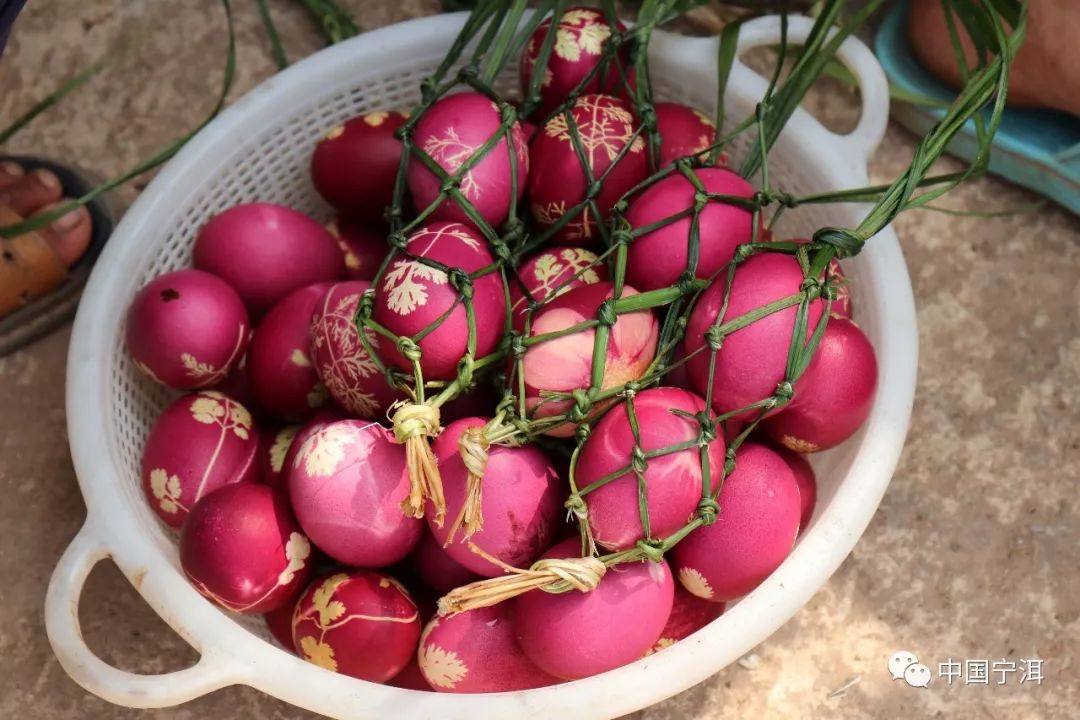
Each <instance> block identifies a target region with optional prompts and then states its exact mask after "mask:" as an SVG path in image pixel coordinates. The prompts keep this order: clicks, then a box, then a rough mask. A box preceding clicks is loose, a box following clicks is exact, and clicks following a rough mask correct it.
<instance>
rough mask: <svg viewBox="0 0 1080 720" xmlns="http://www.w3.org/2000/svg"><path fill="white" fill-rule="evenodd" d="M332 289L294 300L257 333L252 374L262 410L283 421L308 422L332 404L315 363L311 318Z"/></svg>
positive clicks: (305, 291) (321, 286) (314, 288)
mask: <svg viewBox="0 0 1080 720" xmlns="http://www.w3.org/2000/svg"><path fill="white" fill-rule="evenodd" d="M331 287H332V286H331V285H330V284H328V283H318V284H316V285H308V286H307V287H305V288H301V289H299V290H297V291H295V292H293V293H292V294H290V295H288V296H287V297H285V299H283V300H282V301H281V302H279V303H278V304H277V305H274V307H273V308H272V309H271V310H270V312H268V313H267V314H266V315H265V316H264V317H263V319H262V321H260V322H259V326H258V327H257V328H255V334H254V335H253V336H252V338H251V345H250V347H249V348H248V358H247V372H248V377H249V379H250V380H251V389H252V392H253V393H254V395H255V398H256V399H257V401H258V405H259V407H260V408H262V409H263V410H264V411H265V412H267V413H270V414H271V415H274V416H276V417H278V418H281V419H282V420H293V421H297V420H304V419H306V418H309V417H311V416H312V415H313V414H314V413H315V411H317V410H318V409H319V408H320V407H322V406H323V405H325V404H326V401H327V400H328V396H327V392H326V386H325V385H323V383H322V380H320V379H319V373H318V372H317V371H316V369H315V364H314V363H313V362H312V360H311V315H312V313H313V312H314V311H315V307H316V305H318V304H319V303H320V302H321V301H322V299H323V298H324V297H325V296H326V293H327V292H329V290H330V288H331Z"/></svg>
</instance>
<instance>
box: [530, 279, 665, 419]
mask: <svg viewBox="0 0 1080 720" xmlns="http://www.w3.org/2000/svg"><path fill="white" fill-rule="evenodd" d="M613 292H614V286H613V285H612V284H611V283H609V282H599V283H594V284H592V285H585V286H582V287H578V288H574V289H573V290H571V291H569V292H567V293H564V294H563V295H560V296H559V297H557V298H555V299H554V300H553V301H551V302H550V303H548V304H547V305H546V306H545V307H544V309H543V310H541V311H540V312H539V313H537V315H536V317H535V318H534V319H533V323H532V331H531V333H530V336H532V337H536V336H539V335H546V334H548V333H557V332H561V331H564V330H566V329H567V328H571V327H573V326H575V325H578V324H579V323H582V322H584V321H586V320H594V319H596V317H597V313H598V312H599V311H600V308H601V306H602V305H603V303H604V302H605V301H607V300H609V299H610V298H612V297H613ZM636 294H637V291H636V290H634V289H633V288H632V287H630V286H628V285H627V286H623V292H622V297H631V296H633V295H636ZM659 333H660V328H659V325H658V323H657V322H656V317H655V316H654V315H653V313H652V311H650V310H640V311H637V312H632V313H624V314H622V315H619V316H618V318H617V319H616V321H615V324H614V325H612V326H611V330H610V333H609V335H608V345H607V354H606V357H605V360H604V381H603V384H602V386H601V389H602V390H607V389H609V388H613V387H618V386H620V385H625V384H626V383H627V382H629V381H631V380H637V379H639V378H640V377H642V376H643V375H644V374H645V372H646V371H647V370H648V368H649V365H650V364H651V363H652V361H653V358H654V357H656V345H657V341H658V339H659ZM595 336H596V330H595V329H593V328H586V329H583V330H579V331H577V332H573V333H570V334H568V335H564V336H562V337H555V338H551V339H547V340H544V341H543V342H539V343H537V344H536V345H533V346H531V347H530V348H529V349H528V350H527V351H526V353H525V357H524V360H523V365H524V373H525V392H526V405H527V406H528V408H529V413H530V417H531V418H533V419H536V418H542V417H551V416H554V415H560V414H562V413H565V412H566V411H567V410H569V409H570V408H571V406H572V401H570V400H561V399H550V398H545V397H543V394H544V393H546V392H549V391H555V392H571V391H573V390H577V389H579V388H580V389H585V388H588V387H589V385H590V383H591V375H592V359H593V344H594V340H595ZM573 432H574V425H572V424H570V423H560V424H558V425H553V426H552V427H551V428H549V429H548V434H550V435H555V436H557V437H567V436H569V435H572V434H573Z"/></svg>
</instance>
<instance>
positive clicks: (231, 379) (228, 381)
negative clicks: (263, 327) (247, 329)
mask: <svg viewBox="0 0 1080 720" xmlns="http://www.w3.org/2000/svg"><path fill="white" fill-rule="evenodd" d="M248 337H249V338H250V337H252V335H250V334H249V335H248ZM249 346H250V343H249ZM247 359H248V356H247V353H245V354H244V357H242V358H240V362H238V363H237V364H236V367H234V368H233V369H232V372H230V373H229V374H228V375H226V376H225V379H224V380H222V381H221V382H217V383H214V384H213V385H210V386H208V387H207V388H206V389H207V390H216V391H217V392H219V393H221V394H222V395H228V396H229V397H230V398H232V399H233V400H235V401H236V402H238V403H240V404H241V405H243V406H244V407H246V408H247V409H248V410H250V411H251V413H252V414H253V415H255V416H256V417H258V416H259V415H260V414H261V413H262V408H261V407H259V403H258V400H257V399H256V398H255V391H254V390H253V389H252V387H251V381H250V380H249V379H248V373H247Z"/></svg>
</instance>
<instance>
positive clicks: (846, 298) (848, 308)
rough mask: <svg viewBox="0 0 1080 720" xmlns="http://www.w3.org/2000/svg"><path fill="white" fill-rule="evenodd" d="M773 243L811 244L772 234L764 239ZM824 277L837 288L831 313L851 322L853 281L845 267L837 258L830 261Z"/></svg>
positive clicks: (800, 239)
mask: <svg viewBox="0 0 1080 720" xmlns="http://www.w3.org/2000/svg"><path fill="white" fill-rule="evenodd" d="M773 241H778V242H793V243H799V244H800V245H802V244H806V243H808V242H810V240H808V239H807V238H787V239H784V238H778V237H775V236H774V235H773V234H772V233H769V234H768V235H766V236H765V237H764V242H773ZM822 275H823V278H822V279H827V280H829V281H830V282H831V283H832V284H833V286H834V287H835V288H836V299H834V300H833V303H832V306H831V307H830V308H829V313H830V314H831V315H839V316H840V317H845V318H847V319H848V320H850V319H851V317H852V315H851V314H852V300H851V281H849V280H848V279H847V274H846V273H845V272H844V268H843V266H841V265H840V261H839V260H837V259H836V258H832V259H831V260H829V265H828V267H827V268H826V270H825V272H824V273H823V274H822Z"/></svg>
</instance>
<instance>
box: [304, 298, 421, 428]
mask: <svg viewBox="0 0 1080 720" xmlns="http://www.w3.org/2000/svg"><path fill="white" fill-rule="evenodd" d="M369 287H371V283H369V282H367V281H364V280H350V281H348V282H343V283H338V284H336V285H334V286H333V287H331V288H330V290H329V291H327V293H326V294H325V295H324V296H323V298H322V299H321V300H320V301H319V302H318V303H316V305H315V311H314V313H313V314H312V316H311V330H310V333H311V359H312V361H313V362H314V363H315V369H316V371H317V372H318V374H319V377H320V378H321V379H322V382H323V385H324V386H325V387H326V391H327V392H328V393H329V394H330V397H332V398H333V399H334V402H336V403H337V404H338V405H340V406H341V407H342V408H344V409H345V410H346V411H348V412H350V413H352V414H353V415H358V416H360V417H364V418H375V417H380V416H382V415H384V414H385V413H386V410H387V409H388V408H389V407H390V405H392V404H393V403H394V401H395V400H398V399H399V398H400V397H401V393H399V392H398V391H397V390H395V389H394V388H392V387H391V386H390V384H389V383H387V382H386V377H385V376H384V375H383V374H382V373H381V372H380V371H379V367H378V366H377V365H376V364H375V361H374V360H372V359H371V356H370V355H368V352H367V349H366V348H365V347H364V344H363V342H362V341H361V340H360V332H359V330H357V328H356V312H357V310H358V309H359V307H360V297H361V296H362V295H363V294H364V292H365V291H366V290H367V289H368V288H369ZM366 334H367V338H368V340H369V341H370V342H371V345H372V347H373V348H375V349H376V350H378V349H380V348H381V347H382V345H383V342H382V341H381V340H380V338H379V336H378V335H376V334H375V332H374V331H373V330H370V329H369V330H367V331H366Z"/></svg>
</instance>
